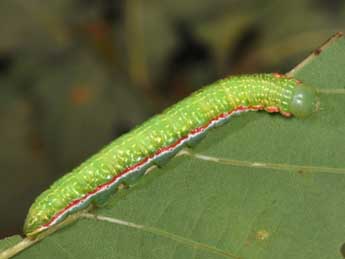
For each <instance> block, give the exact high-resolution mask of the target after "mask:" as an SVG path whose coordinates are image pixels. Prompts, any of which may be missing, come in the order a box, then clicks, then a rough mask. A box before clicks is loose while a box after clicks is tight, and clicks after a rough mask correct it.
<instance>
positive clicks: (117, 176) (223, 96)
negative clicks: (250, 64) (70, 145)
mask: <svg viewBox="0 0 345 259" xmlns="http://www.w3.org/2000/svg"><path fill="white" fill-rule="evenodd" d="M318 105H319V101H318V98H317V95H316V92H315V90H314V89H313V88H311V87H309V86H307V85H305V84H303V83H302V82H301V81H299V80H296V79H294V78H289V77H286V76H284V75H281V74H254V75H241V76H231V77H229V78H226V79H223V80H219V81H217V82H215V83H213V84H211V85H209V86H206V87H204V88H202V89H200V90H198V91H196V92H195V93H193V94H192V95H190V96H189V97H187V98H185V99H184V100H182V101H180V102H178V103H176V104H175V105H173V106H171V107H169V108H168V109H166V110H165V111H163V112H162V113H161V114H158V115H156V116H154V117H152V118H151V119H149V120H147V121H146V122H144V123H143V124H142V125H140V126H138V127H136V128H135V129H133V130H132V131H130V132H129V133H126V134H124V135H122V136H120V137H119V138H117V139H115V140H114V141H113V142H111V143H110V144H109V145H107V146H106V147H104V148H103V149H102V150H101V151H100V152H98V153H96V154H95V155H93V156H92V157H91V158H89V159H88V160H87V161H85V162H84V163H82V164H81V165H80V166H79V167H77V168H75V169H74V170H72V171H71V172H70V173H68V174H66V175H64V176H63V177H61V178H60V179H58V180H57V181H56V182H54V183H53V184H52V185H51V186H50V187H49V189H47V190H46V191H44V192H43V193H42V194H41V195H39V196H38V197H37V198H36V200H35V202H34V203H33V204H32V205H31V207H30V209H29V212H28V215H27V217H26V220H25V224H24V234H25V235H26V236H28V237H31V238H34V237H35V236H36V235H37V234H39V233H41V232H43V231H45V230H47V229H49V228H51V227H52V226H54V225H56V224H58V223H60V222H62V221H64V220H65V219H66V218H67V217H68V216H69V215H72V214H74V213H76V212H78V211H80V210H83V209H86V208H88V207H89V206H91V205H96V206H98V205H102V204H103V203H104V202H105V201H107V199H108V198H109V196H110V195H111V194H112V193H114V192H115V191H116V190H117V188H118V187H119V185H120V184H132V183H134V182H135V181H137V180H138V179H139V178H140V177H141V176H143V175H144V173H145V171H146V170H148V168H150V167H151V166H153V165H158V166H161V165H162V163H163V162H164V161H167V160H168V159H169V158H171V157H173V156H174V155H176V154H177V152H178V151H180V150H181V149H182V148H183V147H184V146H192V145H193V143H195V142H196V141H198V140H200V139H201V137H202V136H204V135H205V134H206V133H207V132H208V131H209V130H210V129H211V128H213V127H215V126H217V125H220V124H223V123H224V122H226V121H228V120H229V119H230V118H231V116H232V115H234V114H239V113H242V112H247V111H259V110H266V111H268V112H280V113H281V114H282V115H283V116H285V117H290V116H296V117H306V116H309V115H310V114H312V113H313V112H315V111H316V110H317V109H318Z"/></svg>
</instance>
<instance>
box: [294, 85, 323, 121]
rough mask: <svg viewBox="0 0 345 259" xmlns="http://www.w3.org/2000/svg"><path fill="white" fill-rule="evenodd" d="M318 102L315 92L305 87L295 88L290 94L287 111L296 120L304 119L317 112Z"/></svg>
mask: <svg viewBox="0 0 345 259" xmlns="http://www.w3.org/2000/svg"><path fill="white" fill-rule="evenodd" d="M319 106H320V101H319V98H318V96H317V94H316V91H315V90H314V89H313V88H311V87H309V86H306V85H303V84H300V85H298V86H296V87H295V88H294V90H293V92H292V98H291V102H290V104H289V111H290V112H291V113H292V115H294V116H296V117H298V118H305V117H308V116H310V115H311V114H312V113H314V112H316V111H318V110H319Z"/></svg>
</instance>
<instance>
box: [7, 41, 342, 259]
mask: <svg viewBox="0 0 345 259" xmlns="http://www.w3.org/2000/svg"><path fill="white" fill-rule="evenodd" d="M316 54H317V53H316ZM344 68H345V39H344V37H340V36H338V37H335V38H334V39H333V40H332V42H331V43H329V44H328V45H326V46H325V47H324V48H322V49H321V53H319V54H318V55H316V56H315V57H313V58H310V59H308V60H307V61H306V62H304V63H303V64H302V65H301V66H298V67H297V69H296V70H293V71H292V73H291V74H294V76H296V77H297V78H298V79H301V80H303V81H304V82H305V83H308V84H310V85H312V86H314V87H316V88H319V89H323V90H327V89H331V88H338V89H344V88H345V77H344V72H345V71H344ZM344 98H345V94H341V93H340V94H320V99H321V108H322V110H321V111H320V112H318V113H316V114H315V115H314V116H312V117H311V118H308V119H305V120H300V119H296V118H291V119H286V118H283V117H281V116H279V115H270V114H267V113H264V112H260V113H246V114H242V115H241V116H239V117H238V118H237V117H235V118H233V119H232V120H231V121H230V123H228V124H227V125H226V126H223V127H220V128H218V129H217V130H213V131H212V132H210V133H209V134H208V136H207V137H206V138H205V139H204V141H203V142H201V143H200V145H198V146H197V147H196V148H195V149H194V150H193V151H194V152H197V153H202V154H206V155H210V156H215V157H221V158H227V159H233V160H245V161H251V162H261V163H279V164H284V165H287V166H289V165H301V166H305V165H309V166H314V167H331V168H345V162H344V154H345V145H344V143H342V142H343V140H344V135H345V127H344V125H345V117H344V116H342V115H341V114H342V113H343V111H344V110H345V102H344V101H345V100H344ZM344 186H345V175H344V174H342V173H337V171H335V170H330V169H329V170H324V172H312V171H310V170H309V171H308V170H305V169H302V168H301V169H300V170H296V169H293V168H291V169H290V170H285V171H284V170H277V169H267V168H255V167H253V166H250V164H248V165H247V166H243V167H236V166H233V165H229V164H221V163H216V162H211V161H202V160H199V159H195V158H191V157H186V156H182V157H177V158H174V159H172V160H171V161H170V162H169V163H168V164H167V165H166V166H165V167H164V168H163V169H157V170H154V171H153V172H152V173H151V174H149V175H148V176H146V177H144V179H143V180H142V181H140V183H138V185H136V186H134V187H133V188H130V189H128V190H121V191H119V192H118V193H117V195H115V196H114V197H113V198H112V199H111V201H110V205H109V206H107V207H106V208H102V209H98V210H96V211H95V213H96V214H97V215H103V216H108V217H112V218H119V219H122V220H125V221H129V222H133V223H135V224H139V225H145V226H147V227H145V228H135V227H128V226H123V225H119V224H113V223H109V222H105V221H97V220H91V219H80V220H78V222H76V223H75V224H72V225H70V226H67V227H65V228H63V229H62V230H60V231H58V232H57V233H55V234H52V235H51V236H49V237H48V238H46V239H44V240H42V241H41V242H39V243H38V244H36V245H34V246H33V247H31V248H29V249H27V250H25V251H24V252H22V253H21V254H19V255H18V256H17V257H16V258H122V259H134V258H164V259H169V258H179V259H184V258H198V259H202V258H212V259H216V258H234V256H237V257H240V258H251V259H252V258H265V259H267V258H274V259H278V258H304V259H309V258H310V259H315V258H341V252H340V249H341V246H342V244H343V243H344V242H345V235H344V225H345V223H344V218H345V206H344V200H345V188H344ZM4 242H7V241H6V240H5V241H2V243H0V244H1V245H2V247H3V246H5V245H3V243H4ZM6 246H8V245H6ZM231 255H234V256H231Z"/></svg>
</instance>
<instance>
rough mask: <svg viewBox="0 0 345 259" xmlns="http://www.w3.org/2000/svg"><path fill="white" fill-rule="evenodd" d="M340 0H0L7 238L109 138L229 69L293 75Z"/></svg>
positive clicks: (1, 200)
mask: <svg viewBox="0 0 345 259" xmlns="http://www.w3.org/2000/svg"><path fill="white" fill-rule="evenodd" d="M344 25H345V1H343V0H289V1H285V0H258V1H249V0H184V1H181V0H169V1H168V0H151V1H150V0H148V1H146V0H127V1H124V0H59V1H39V0H26V1H23V0H1V1H0V37H1V38H0V175H1V182H0V194H1V195H0V209H1V213H0V237H4V236H8V235H12V234H15V233H21V227H22V224H23V222H24V218H25V215H26V212H27V210H28V208H29V206H30V204H31V203H32V202H33V200H34V198H35V197H36V196H37V195H38V194H39V193H40V192H42V191H43V190H44V189H46V188H47V187H48V186H49V185H50V184H51V183H52V182H53V181H54V180H55V179H57V178H58V177H60V176H61V175H62V174H64V173H66V172H68V171H69V170H71V169H72V168H73V167H75V166H77V165H78V164H79V163H81V162H82V161H83V160H85V159H86V158H87V157H88V156H90V155H91V154H93V153H95V152H97V151H98V150H99V149H100V148H101V147H102V146H103V145H105V144H106V143H108V142H109V141H111V140H112V139H114V138H115V137H117V136H119V135H121V134H122V133H124V132H126V131H128V130H129V129H131V128H132V127H133V126H134V125H136V124H138V123H140V122H142V121H144V120H145V119H147V118H148V117H149V116H151V115H152V114H154V113H157V112H159V111H161V110H162V109H163V108H165V107H167V106H169V105H171V104H172V103H174V102H176V101H177V100H179V99H181V98H183V97H184V96H186V95H188V94H189V93H190V92H192V91H194V90H196V89H198V88H200V87H201V86H203V85H205V84H208V83H210V82H212V81H214V80H216V79H218V78H221V77H224V76H226V75H229V74H238V73H254V72H287V71H288V70H289V69H291V68H292V67H293V66H294V65H295V64H297V63H298V62H299V61H301V59H303V58H304V57H305V56H306V55H307V54H308V53H309V52H311V51H312V50H313V49H315V48H316V47H318V46H319V45H320V44H321V43H322V42H324V41H325V40H326V39H327V38H328V37H330V36H331V35H332V34H334V33H335V32H337V31H341V30H342V29H343V28H344Z"/></svg>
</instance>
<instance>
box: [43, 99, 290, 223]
mask: <svg viewBox="0 0 345 259" xmlns="http://www.w3.org/2000/svg"><path fill="white" fill-rule="evenodd" d="M270 108H272V109H271V110H272V111H273V110H274V112H279V108H278V107H275V108H276V109H273V108H274V107H270ZM263 109H264V107H263V106H262V105H256V106H239V107H237V108H236V109H233V110H231V111H229V112H226V113H222V114H220V115H218V116H217V117H215V118H213V119H212V120H210V121H209V122H208V123H207V124H206V125H204V126H202V127H199V128H195V129H193V130H191V131H190V133H189V134H187V135H186V136H183V137H181V138H180V139H178V140H177V141H176V142H175V143H173V144H171V145H169V146H167V147H163V148H160V149H159V150H158V151H157V152H156V153H154V154H152V155H150V156H148V157H146V158H144V159H143V160H142V161H140V162H139V163H137V164H134V165H132V166H130V167H128V168H126V169H125V170H124V171H122V172H121V173H119V174H117V175H115V176H114V177H113V178H112V179H111V180H110V181H108V182H106V183H104V184H102V185H99V186H97V187H96V188H95V189H94V190H92V191H90V192H88V193H87V194H85V195H84V196H83V197H81V198H80V199H77V200H74V201H72V202H70V203H69V204H68V205H67V206H66V207H65V208H64V209H62V210H60V211H59V212H57V213H56V214H55V215H54V216H53V217H52V218H51V219H50V221H49V222H48V223H46V224H44V225H43V226H41V228H48V227H50V226H51V225H53V224H54V221H55V220H56V219H58V218H59V217H61V216H62V215H63V214H65V213H66V211H68V210H69V209H71V208H73V207H75V206H78V205H79V204H81V203H82V202H83V201H85V200H87V199H88V197H90V196H91V195H94V194H95V193H97V192H100V191H102V190H103V189H106V188H108V187H109V186H110V185H112V184H113V183H114V182H116V180H117V179H118V178H120V177H122V176H124V175H126V174H129V173H130V172H132V171H134V170H135V169H136V168H138V167H140V166H142V165H144V164H145V163H147V161H148V160H150V159H152V158H153V157H155V156H158V155H160V154H162V153H164V152H168V151H171V150H173V149H174V148H176V146H178V145H179V144H180V143H181V142H183V141H184V140H185V139H187V138H189V137H191V136H192V135H197V134H199V133H201V132H202V131H204V130H206V129H207V128H208V127H209V126H210V125H211V124H212V123H214V122H216V121H219V120H221V119H225V118H227V117H229V116H231V115H232V114H233V113H235V112H244V111H258V110H263ZM285 116H286V115H285Z"/></svg>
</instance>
